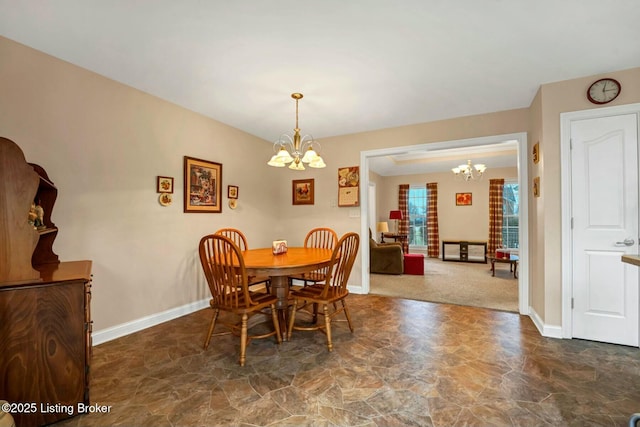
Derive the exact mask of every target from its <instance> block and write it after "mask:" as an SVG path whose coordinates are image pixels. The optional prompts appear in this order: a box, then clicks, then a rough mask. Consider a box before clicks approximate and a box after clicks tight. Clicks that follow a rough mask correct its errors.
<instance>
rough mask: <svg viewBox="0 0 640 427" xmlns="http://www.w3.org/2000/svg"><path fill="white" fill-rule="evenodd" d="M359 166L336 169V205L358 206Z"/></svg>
mask: <svg viewBox="0 0 640 427" xmlns="http://www.w3.org/2000/svg"><path fill="white" fill-rule="evenodd" d="M359 197H360V168H359V167H358V166H350V167H347V168H339V169H338V206H360V199H359Z"/></svg>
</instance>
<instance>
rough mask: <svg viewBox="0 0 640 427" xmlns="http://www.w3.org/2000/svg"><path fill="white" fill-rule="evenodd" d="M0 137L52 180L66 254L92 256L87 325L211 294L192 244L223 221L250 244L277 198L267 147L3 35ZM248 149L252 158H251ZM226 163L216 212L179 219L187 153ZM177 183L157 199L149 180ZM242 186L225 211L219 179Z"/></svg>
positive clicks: (275, 210)
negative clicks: (170, 194)
mask: <svg viewBox="0 0 640 427" xmlns="http://www.w3.org/2000/svg"><path fill="white" fill-rule="evenodd" d="M0 58H2V60H0V94H2V95H1V97H2V102H0V135H2V136H4V137H7V138H9V139H11V140H13V141H14V142H16V143H17V144H18V145H19V146H20V147H21V148H22V150H23V151H24V153H25V156H26V159H27V161H29V162H32V163H37V164H40V165H41V166H43V167H44V168H45V169H46V170H47V172H48V174H49V177H50V178H51V180H52V181H53V182H54V183H55V184H56V186H57V187H58V199H57V201H56V205H55V209H54V210H53V212H52V216H51V218H52V220H53V222H54V223H55V224H56V225H57V226H58V227H59V229H60V231H59V233H58V237H57V239H56V242H55V244H54V250H55V252H56V253H57V254H58V255H59V256H60V259H61V260H63V261H69V260H76V259H91V260H93V273H94V281H93V283H94V286H93V303H92V315H93V318H94V321H95V323H94V325H95V326H94V330H96V331H100V330H103V329H104V328H108V327H111V326H115V325H119V324H123V323H125V322H129V321H133V320H136V319H140V318H143V317H145V316H149V315H153V314H156V313H160V312H163V311H165V310H169V309H172V308H175V307H180V306H184V305H186V304H189V303H193V302H194V301H199V300H202V299H205V298H207V294H208V289H207V288H206V285H205V284H204V281H203V278H202V274H201V273H200V266H199V261H198V258H197V244H198V241H199V239H200V237H202V236H203V235H205V234H208V233H211V232H214V231H215V230H216V229H218V228H220V227H222V226H235V227H238V228H241V229H243V230H245V231H246V234H247V237H248V238H249V242H250V243H251V244H252V245H255V246H264V245H267V244H270V243H271V240H269V238H270V236H267V235H266V234H265V233H264V232H263V230H268V229H270V228H271V227H272V223H273V219H274V218H276V217H277V216H278V214H279V204H278V203H274V200H279V199H281V198H282V197H283V195H282V194H281V191H280V189H279V188H278V187H277V186H271V185H268V184H265V183H269V182H272V181H275V177H276V175H278V174H279V172H280V171H276V170H274V169H273V168H270V167H269V166H267V165H266V163H265V161H266V160H265V159H267V158H268V156H269V154H270V152H271V145H269V144H265V143H264V142H262V141H261V140H260V139H258V138H255V137H253V136H251V135H248V134H246V133H244V132H241V131H239V130H236V129H233V128H231V127H229V126H225V125H223V124H221V123H219V122H216V121H214V120H211V119H208V118H206V117H203V116H201V115H198V114H195V113H193V112H190V111H187V110H185V109H183V108H180V107H177V106H176V105H173V104H171V103H168V102H165V101H162V100H160V99H158V98H155V97H152V96H150V95H148V94H145V93H143V92H140V91H138V90H134V89H132V88H130V87H127V86H124V85H122V84H119V83H116V82H114V81H112V80H109V79H106V78H104V77H101V76H99V75H97V74H94V73H91V72H88V71H86V70H83V69H80V68H78V67H75V66H73V65H71V64H68V63H66V62H63V61H60V60H58V59H55V58H52V57H50V56H47V55H44V54H42V53H39V52H37V51H34V50H32V49H29V48H26V47H24V46H21V45H19V44H16V43H13V42H10V41H8V40H6V39H3V38H1V37H0ZM249 152H252V153H254V155H253V156H247V153H249ZM185 155H188V156H192V157H198V158H203V159H207V160H211V161H215V162H220V163H222V165H223V169H222V178H223V179H222V184H223V213H221V214H195V213H190V214H184V213H183V201H182V194H183V191H182V188H183V187H182V186H183V178H182V177H183V156H185ZM158 175H164V176H172V177H174V178H175V186H176V189H175V193H174V202H173V204H172V205H171V206H169V207H162V206H160V204H159V203H158V194H156V190H155V185H156V176H158ZM228 184H234V185H238V186H239V187H240V192H239V195H240V199H239V207H238V208H237V209H236V210H233V211H232V210H230V209H228V208H227V206H226V203H227V198H226V194H227V193H226V186H227V185H228Z"/></svg>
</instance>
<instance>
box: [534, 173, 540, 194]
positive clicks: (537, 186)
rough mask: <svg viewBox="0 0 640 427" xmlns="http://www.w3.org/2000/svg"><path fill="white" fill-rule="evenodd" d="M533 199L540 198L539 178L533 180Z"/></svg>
mask: <svg viewBox="0 0 640 427" xmlns="http://www.w3.org/2000/svg"><path fill="white" fill-rule="evenodd" d="M533 197H540V177H539V176H536V177H535V178H533Z"/></svg>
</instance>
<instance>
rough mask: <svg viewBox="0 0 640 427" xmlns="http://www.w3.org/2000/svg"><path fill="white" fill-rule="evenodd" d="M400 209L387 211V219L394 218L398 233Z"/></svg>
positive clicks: (400, 216)
mask: <svg viewBox="0 0 640 427" xmlns="http://www.w3.org/2000/svg"><path fill="white" fill-rule="evenodd" d="M402 218H403V217H402V211H401V210H397V211H390V212H389V219H395V220H396V234H399V233H400V229H399V228H398V220H399V219H402Z"/></svg>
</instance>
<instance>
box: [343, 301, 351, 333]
mask: <svg viewBox="0 0 640 427" xmlns="http://www.w3.org/2000/svg"><path fill="white" fill-rule="evenodd" d="M341 302H342V309H343V310H344V315H345V316H346V317H347V323H348V324H349V329H351V333H353V325H352V324H351V316H350V315H349V309H348V308H347V302H346V301H345V300H342V301H341Z"/></svg>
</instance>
